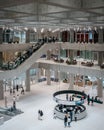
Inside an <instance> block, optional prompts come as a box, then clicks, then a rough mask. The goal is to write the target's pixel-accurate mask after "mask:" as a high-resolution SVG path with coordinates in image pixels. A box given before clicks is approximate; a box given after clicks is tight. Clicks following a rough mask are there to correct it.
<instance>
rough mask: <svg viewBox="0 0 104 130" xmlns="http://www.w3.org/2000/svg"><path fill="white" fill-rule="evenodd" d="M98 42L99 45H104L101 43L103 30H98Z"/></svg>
mask: <svg viewBox="0 0 104 130" xmlns="http://www.w3.org/2000/svg"><path fill="white" fill-rule="evenodd" d="M98 34H99V35H98V42H99V43H100V44H104V42H103V37H104V36H103V29H98Z"/></svg>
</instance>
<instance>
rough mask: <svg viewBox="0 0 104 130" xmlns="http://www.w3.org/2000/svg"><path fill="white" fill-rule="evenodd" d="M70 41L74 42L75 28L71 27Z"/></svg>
mask: <svg viewBox="0 0 104 130" xmlns="http://www.w3.org/2000/svg"><path fill="white" fill-rule="evenodd" d="M70 43H74V30H73V29H70Z"/></svg>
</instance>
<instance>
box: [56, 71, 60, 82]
mask: <svg viewBox="0 0 104 130" xmlns="http://www.w3.org/2000/svg"><path fill="white" fill-rule="evenodd" d="M59 73H60V72H59V71H55V79H58V81H59V80H60V74H59Z"/></svg>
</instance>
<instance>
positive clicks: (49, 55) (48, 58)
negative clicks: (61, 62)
mask: <svg viewBox="0 0 104 130" xmlns="http://www.w3.org/2000/svg"><path fill="white" fill-rule="evenodd" d="M50 59H51V51H50V50H48V51H47V60H50Z"/></svg>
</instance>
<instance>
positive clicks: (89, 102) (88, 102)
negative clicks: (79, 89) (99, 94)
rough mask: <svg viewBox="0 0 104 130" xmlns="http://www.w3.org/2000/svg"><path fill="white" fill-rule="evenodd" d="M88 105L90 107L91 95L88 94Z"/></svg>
mask: <svg viewBox="0 0 104 130" xmlns="http://www.w3.org/2000/svg"><path fill="white" fill-rule="evenodd" d="M87 104H88V105H89V104H90V95H89V94H88V96H87Z"/></svg>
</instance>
